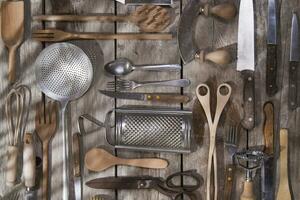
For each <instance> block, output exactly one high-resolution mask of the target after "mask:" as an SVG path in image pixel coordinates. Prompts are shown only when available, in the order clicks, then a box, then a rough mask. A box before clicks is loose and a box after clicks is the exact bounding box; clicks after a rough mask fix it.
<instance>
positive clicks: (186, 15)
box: [177, 0, 201, 63]
mask: <svg viewBox="0 0 300 200" xmlns="http://www.w3.org/2000/svg"><path fill="white" fill-rule="evenodd" d="M200 7H201V1H200V0H190V1H189V2H188V4H187V5H186V6H185V7H184V9H183V12H182V15H181V18H180V22H179V25H178V34H177V40H178V47H179V52H180V56H181V58H182V60H183V62H184V63H189V62H191V61H193V60H194V58H195V55H196V54H197V53H198V51H199V49H198V47H197V46H196V42H195V40H194V32H195V22H196V19H197V17H198V15H199V13H200Z"/></svg>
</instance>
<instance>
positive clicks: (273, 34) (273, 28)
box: [267, 0, 277, 44]
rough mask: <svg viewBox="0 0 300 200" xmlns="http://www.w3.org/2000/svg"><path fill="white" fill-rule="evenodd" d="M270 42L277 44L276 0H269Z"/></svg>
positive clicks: (268, 38)
mask: <svg viewBox="0 0 300 200" xmlns="http://www.w3.org/2000/svg"><path fill="white" fill-rule="evenodd" d="M267 40H268V44H277V6H276V0H269V5H268V37H267Z"/></svg>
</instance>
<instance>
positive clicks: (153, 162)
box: [84, 148, 168, 172]
mask: <svg viewBox="0 0 300 200" xmlns="http://www.w3.org/2000/svg"><path fill="white" fill-rule="evenodd" d="M84 160H85V161H84V162H85V166H86V168H88V169H89V170H91V171H97V172H99V171H102V170H105V169H107V168H109V167H112V166H114V165H128V166H134V167H142V168H151V169H163V168H166V167H167V166H168V162H167V161H166V160H164V159H160V158H140V159H123V158H118V157H115V156H113V155H111V154H110V153H108V152H107V151H105V150H104V149H100V148H93V149H91V150H89V151H88V152H87V153H86V154H85V159H84Z"/></svg>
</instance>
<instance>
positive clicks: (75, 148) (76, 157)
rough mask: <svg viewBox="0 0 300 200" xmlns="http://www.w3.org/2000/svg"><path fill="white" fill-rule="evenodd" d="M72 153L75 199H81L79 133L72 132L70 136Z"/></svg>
mask: <svg viewBox="0 0 300 200" xmlns="http://www.w3.org/2000/svg"><path fill="white" fill-rule="evenodd" d="M72 154H73V178H74V190H75V200H81V199H82V184H81V182H82V177H81V145H80V133H74V134H73V137H72Z"/></svg>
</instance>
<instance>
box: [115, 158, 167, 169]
mask: <svg viewBox="0 0 300 200" xmlns="http://www.w3.org/2000/svg"><path fill="white" fill-rule="evenodd" d="M116 164H117V165H129V166H133V167H142V168H150V169H164V168H166V167H167V166H168V161H166V160H164V159H160V158H141V159H119V161H118V162H117V163H116Z"/></svg>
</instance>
